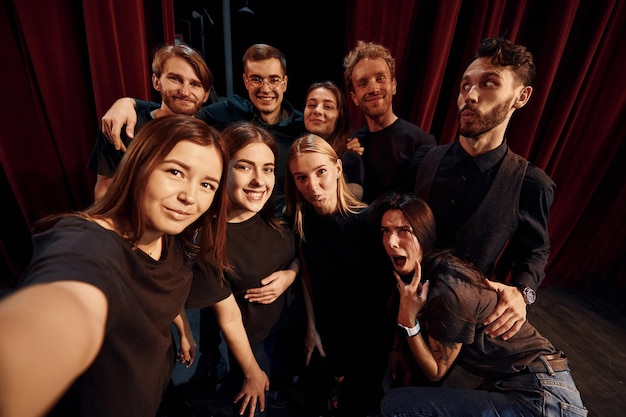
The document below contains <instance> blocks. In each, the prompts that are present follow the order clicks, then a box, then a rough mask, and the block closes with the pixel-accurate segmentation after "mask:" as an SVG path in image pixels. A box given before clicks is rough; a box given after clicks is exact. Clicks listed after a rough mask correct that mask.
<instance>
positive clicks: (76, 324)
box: [0, 281, 108, 417]
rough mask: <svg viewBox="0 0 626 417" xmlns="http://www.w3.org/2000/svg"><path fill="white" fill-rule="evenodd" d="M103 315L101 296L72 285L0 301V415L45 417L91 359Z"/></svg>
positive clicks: (49, 286) (24, 291) (44, 288)
mask: <svg viewBox="0 0 626 417" xmlns="http://www.w3.org/2000/svg"><path fill="white" fill-rule="evenodd" d="M107 311H108V305H107V300H106V297H105V295H104V294H103V293H102V291H100V290H99V289H98V288H96V287H94V286H93V285H90V284H87V283H83V282H77V281H58V282H54V283H50V284H39V285H33V286H30V287H26V288H24V289H21V290H17V291H16V292H15V293H13V294H11V295H8V296H6V298H4V299H3V300H2V301H0V329H2V337H1V338H0V358H2V360H0V387H2V389H0V416H24V417H27V416H40V415H43V414H45V413H46V412H47V411H48V410H49V409H50V408H51V407H52V406H53V405H54V403H55V402H56V401H58V399H59V398H60V397H61V395H63V393H64V392H65V391H66V390H67V389H68V388H69V387H70V385H71V384H72V382H73V381H74V380H75V379H76V378H77V377H78V376H79V375H80V374H82V373H83V372H84V371H85V370H86V369H87V368H88V367H89V366H90V365H91V363H92V362H93V360H94V359H95V357H96V355H97V354H98V351H99V350H100V347H101V346H102V341H103V340H104V328H105V323H106V317H107Z"/></svg>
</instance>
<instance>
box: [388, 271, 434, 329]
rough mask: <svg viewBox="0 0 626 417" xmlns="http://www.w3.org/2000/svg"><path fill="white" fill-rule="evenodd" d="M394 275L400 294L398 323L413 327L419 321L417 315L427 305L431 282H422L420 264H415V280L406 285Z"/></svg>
mask: <svg viewBox="0 0 626 417" xmlns="http://www.w3.org/2000/svg"><path fill="white" fill-rule="evenodd" d="M393 275H394V276H395V277H396V282H397V287H398V292H399V293H400V308H399V309H398V323H400V324H402V325H403V326H407V327H413V326H415V322H416V321H417V315H418V314H419V312H420V311H421V310H422V308H424V305H426V299H427V298H428V286H429V282H428V281H425V282H424V283H422V282H421V279H422V266H421V265H420V263H419V262H415V271H413V278H412V279H411V282H410V283H408V284H406V283H405V282H404V281H403V280H402V278H401V277H400V275H398V273H397V272H395V271H394V273H393Z"/></svg>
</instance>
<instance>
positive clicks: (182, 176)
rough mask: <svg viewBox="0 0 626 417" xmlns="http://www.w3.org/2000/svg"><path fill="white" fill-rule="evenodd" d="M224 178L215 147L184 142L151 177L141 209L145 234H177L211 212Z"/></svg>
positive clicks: (169, 154) (177, 146) (175, 148)
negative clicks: (143, 216) (144, 219)
mask: <svg viewBox="0 0 626 417" xmlns="http://www.w3.org/2000/svg"><path fill="white" fill-rule="evenodd" d="M221 175H222V161H221V158H220V155H219V153H218V151H217V150H216V148H215V146H201V145H198V144H196V143H193V142H190V141H187V140H183V141H181V142H179V143H177V144H176V145H175V146H174V148H172V150H171V151H170V153H168V154H167V156H166V157H165V159H164V160H163V161H162V162H161V163H160V164H159V165H158V166H157V167H156V168H155V170H154V171H152V173H150V175H149V177H148V181H147V184H146V190H145V192H144V194H143V199H142V202H143V204H142V208H143V210H144V212H145V216H146V234H148V233H154V234H157V235H160V234H170V235H174V234H178V233H180V232H182V231H183V230H184V229H185V228H186V227H187V226H189V225H190V224H191V223H193V222H194V221H196V220H197V219H198V218H199V217H200V216H201V215H202V214H203V213H204V212H205V211H207V210H208V209H209V207H210V206H211V204H212V203H213V199H214V198H215V193H216V191H217V189H218V186H219V184H220V177H221Z"/></svg>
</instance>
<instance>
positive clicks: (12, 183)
mask: <svg viewBox="0 0 626 417" xmlns="http://www.w3.org/2000/svg"><path fill="white" fill-rule="evenodd" d="M230 3H231V4H230V15H231V20H230V26H231V33H232V38H231V44H232V57H233V59H232V67H233V87H234V91H235V92H239V93H243V91H242V81H241V73H242V70H241V55H242V54H243V51H244V50H245V48H246V47H247V46H249V45H250V44H252V43H255V42H267V43H270V44H272V45H275V46H277V47H278V48H280V49H281V50H283V51H284V52H285V53H286V55H287V58H288V75H289V89H288V92H287V94H286V97H287V99H288V100H289V101H290V102H291V103H292V104H293V105H294V106H295V107H297V108H302V100H303V95H304V91H305V89H306V86H308V85H309V84H310V83H311V82H313V81H318V80H321V79H331V80H334V81H335V82H337V83H339V84H340V85H341V86H342V87H344V85H343V79H342V58H343V56H344V54H345V53H346V52H347V51H348V50H349V49H350V48H352V46H354V44H355V42H356V41H357V40H358V39H363V40H366V41H377V42H381V43H383V44H385V45H386V46H388V47H389V48H390V49H391V51H392V53H393V54H394V56H395V57H396V60H397V65H398V68H397V74H396V75H397V79H398V93H397V95H396V97H395V102H394V108H395V109H396V112H397V113H398V114H399V115H400V116H401V117H403V118H405V119H407V120H409V121H411V122H413V123H416V124H417V125H420V126H421V127H422V128H424V129H425V130H427V131H430V132H431V133H433V134H434V135H435V136H436V138H437V140H438V142H439V143H448V142H450V141H453V140H454V139H455V135H456V124H457V123H456V96H457V94H458V80H459V77H460V75H461V73H462V71H463V69H464V68H465V66H466V65H467V63H468V62H469V59H470V57H471V55H472V53H473V52H474V50H475V49H476V47H477V45H478V43H479V42H480V40H481V39H483V38H485V37H488V36H497V35H506V36H507V37H509V38H510V39H511V40H513V41H514V42H518V43H523V44H525V45H527V46H528V47H529V48H530V50H531V51H532V52H533V53H534V55H535V59H536V65H537V80H536V83H535V90H534V93H533V96H532V98H531V100H530V103H529V104H528V105H527V106H526V107H524V108H523V109H522V110H520V111H518V112H516V113H515V115H514V116H513V119H512V122H511V126H510V128H509V133H508V141H509V144H510V146H511V147H512V149H513V150H514V151H515V152H517V153H519V154H521V155H523V156H525V157H527V158H528V159H529V160H530V161H531V162H533V163H534V164H536V165H538V166H540V167H541V168H543V169H545V170H546V172H547V173H548V174H549V175H551V176H552V178H553V179H554V180H555V181H556V183H557V186H558V190H557V194H556V198H555V202H554V206H553V209H552V216H551V221H550V235H551V239H552V256H551V260H550V263H549V265H548V270H547V276H546V280H545V283H544V285H546V286H549V285H554V286H557V285H558V286H568V287H572V288H577V289H581V290H587V289H592V288H597V287H603V288H617V289H619V290H623V289H624V288H626V261H625V260H624V259H626V256H625V255H626V250H625V248H626V216H625V213H626V181H625V179H626V175H625V174H626V148H625V140H624V138H625V136H626V114H625V102H626V94H625V93H624V92H625V91H626V77H625V76H624V74H626V56H625V52H624V47H623V41H624V39H626V33H625V31H626V7H625V4H624V1H618V0H613V1H610V0H605V1H597V0H579V1H571V0H554V1H550V2H546V1H544V0H526V1H523V0H491V1H488V0H480V1H479V0H475V1H468V0H441V1H436V2H435V1H431V0H422V1H407V0H388V1H385V2H381V1H374V0H349V1H328V0H322V1H318V2H309V3H306V4H307V5H309V6H310V8H311V9H310V10H307V11H306V12H302V11H299V10H296V8H300V7H302V4H301V3H300V2H293V1H287V0H279V1H270V0H249V1H248V5H249V7H250V9H252V10H253V11H254V12H255V14H254V15H249V14H248V15H246V14H242V13H240V12H239V9H240V8H242V7H243V6H244V5H245V1H236V0H231V1H230ZM205 9H206V13H203V12H205ZM194 10H195V11H197V12H199V13H201V14H203V16H206V15H207V14H208V15H209V16H210V19H209V18H208V17H206V18H203V19H202V20H203V24H204V40H205V42H204V51H205V55H206V59H207V62H208V63H209V66H210V67H211V68H212V70H213V71H214V73H215V75H216V90H217V92H218V94H219V95H222V96H223V95H226V89H225V84H226V74H227V72H226V69H225V68H226V67H225V54H224V37H223V32H224V19H223V16H224V14H223V10H222V8H221V3H220V2H216V1H208V0H206V1H197V0H189V1H182V0H177V1H173V0H162V1H160V2H159V1H141V0H98V1H95V0H83V1H82V2H81V1H78V0H73V1H72V0H50V1H46V2H42V1H37V0H4V1H3V4H2V8H1V9H0V39H1V40H0V42H1V44H2V51H3V54H2V61H1V62H2V65H1V66H0V68H1V70H0V71H1V72H0V75H2V77H1V79H2V84H1V85H2V112H0V118H1V119H0V120H1V122H2V127H3V129H2V133H1V136H0V140H1V148H0V161H1V164H2V170H1V171H0V187H1V191H2V196H3V198H2V202H3V209H4V210H3V214H4V216H3V218H4V220H3V221H2V222H1V224H0V261H1V264H0V266H1V268H0V274H1V275H0V280H1V282H0V289H1V288H9V287H11V286H12V285H13V284H14V283H15V280H16V279H17V277H18V276H19V274H20V273H21V271H22V269H23V267H24V265H25V264H26V262H27V261H28V258H29V256H30V253H29V251H30V246H29V238H30V232H29V230H30V227H31V226H32V224H33V222H34V221H35V220H37V219H38V218H40V217H42V216H44V215H47V214H51V213H54V212H59V211H68V210H76V209H81V208H84V207H85V206H86V205H88V204H89V203H90V202H91V200H92V196H93V185H94V182H95V174H94V173H93V172H90V171H89V170H88V169H87V168H86V167H87V161H88V158H89V153H90V151H91V147H92V145H93V142H94V139H95V136H96V132H97V129H98V128H99V124H100V118H101V117H102V115H103V114H104V112H105V111H106V109H107V108H108V107H109V106H110V105H111V104H112V103H113V101H114V100H115V99H116V98H118V97H121V96H133V97H139V98H145V99H149V98H152V97H153V93H152V91H151V87H150V72H149V71H150V59H151V53H152V50H153V49H154V48H155V47H156V46H157V45H159V44H160V43H163V42H171V41H173V40H174V36H175V34H178V36H179V37H180V36H182V37H183V39H184V40H185V41H186V42H188V43H190V44H192V46H194V47H195V48H197V49H201V47H202V46H201V45H202V43H201V40H202V38H200V37H199V26H198V25H199V23H200V19H199V18H194V17H193V15H192V12H193V11H194ZM210 21H212V22H213V23H211V22H210ZM244 94H245V93H244ZM351 118H352V122H353V125H354V127H360V126H361V125H362V124H363V120H362V118H361V116H360V115H359V113H358V111H356V109H354V108H351Z"/></svg>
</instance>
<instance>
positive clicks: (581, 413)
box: [561, 403, 589, 417]
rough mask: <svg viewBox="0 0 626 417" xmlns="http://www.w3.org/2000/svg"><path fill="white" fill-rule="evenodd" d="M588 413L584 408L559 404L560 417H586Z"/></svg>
mask: <svg viewBox="0 0 626 417" xmlns="http://www.w3.org/2000/svg"><path fill="white" fill-rule="evenodd" d="M588 413H589V411H588V410H587V409H586V408H580V407H576V406H575V405H572V404H568V403H561V416H562V417H587V414H588Z"/></svg>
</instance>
